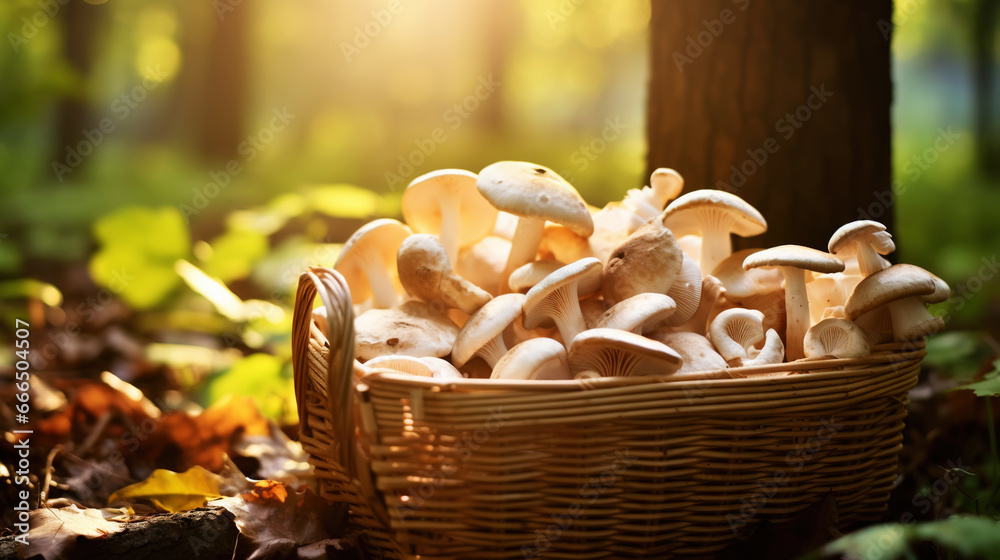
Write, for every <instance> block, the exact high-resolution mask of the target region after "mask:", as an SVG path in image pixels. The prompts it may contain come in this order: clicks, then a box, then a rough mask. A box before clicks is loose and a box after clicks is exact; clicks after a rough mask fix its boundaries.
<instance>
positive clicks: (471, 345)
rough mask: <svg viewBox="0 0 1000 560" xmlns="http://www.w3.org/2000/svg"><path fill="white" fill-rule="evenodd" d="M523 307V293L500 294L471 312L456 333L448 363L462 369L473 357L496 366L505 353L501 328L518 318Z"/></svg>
mask: <svg viewBox="0 0 1000 560" xmlns="http://www.w3.org/2000/svg"><path fill="white" fill-rule="evenodd" d="M523 304H524V294H503V295H499V296H497V297H495V298H493V299H492V300H491V301H490V302H489V303H487V304H486V305H484V306H482V307H481V308H479V310H478V311H476V312H475V313H473V314H472V315H471V316H470V317H469V319H468V320H467V321H466V322H465V325H464V326H463V327H462V330H460V331H459V332H458V336H457V337H456V339H455V346H454V347H453V348H452V350H451V362H452V363H453V364H455V367H462V366H464V365H465V363H466V362H468V361H469V360H471V359H472V358H474V357H476V356H479V357H481V358H482V359H483V360H485V361H486V363H487V364H489V366H490V367H491V368H492V367H495V366H496V364H497V361H499V360H500V358H501V357H502V356H503V355H504V354H506V353H507V345H506V344H505V343H504V340H503V332H504V329H506V328H507V327H508V326H509V325H510V324H511V323H513V322H515V320H516V319H517V318H518V317H520V316H521V306H522V305H523Z"/></svg>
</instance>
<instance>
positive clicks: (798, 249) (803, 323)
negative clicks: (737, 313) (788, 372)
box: [743, 245, 844, 361]
mask: <svg viewBox="0 0 1000 560" xmlns="http://www.w3.org/2000/svg"><path fill="white" fill-rule="evenodd" d="M760 267H778V268H779V269H780V270H781V272H782V274H784V276H785V319H786V323H787V326H786V331H785V346H786V348H785V354H786V356H787V357H788V360H789V361H792V360H798V359H800V358H803V357H804V356H805V354H804V353H803V351H802V339H803V337H804V336H805V334H806V330H808V329H809V324H810V319H809V297H808V294H807V292H806V285H805V271H806V270H812V271H814V272H824V273H830V272H841V271H843V270H844V263H843V262H842V261H841V260H840V259H838V258H837V257H835V256H833V255H831V254H829V253H824V252H822V251H817V250H815V249H810V248H809V247H802V246H800V245H779V246H777V247H771V248H770V249H764V250H763V251H759V252H757V253H754V254H752V255H750V256H748V257H747V258H746V259H745V260H744V261H743V268H744V269H746V270H750V269H752V268H760Z"/></svg>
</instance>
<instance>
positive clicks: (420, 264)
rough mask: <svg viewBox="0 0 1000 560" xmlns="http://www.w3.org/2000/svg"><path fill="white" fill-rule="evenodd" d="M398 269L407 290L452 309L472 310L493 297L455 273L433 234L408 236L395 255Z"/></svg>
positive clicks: (418, 296)
mask: <svg viewBox="0 0 1000 560" xmlns="http://www.w3.org/2000/svg"><path fill="white" fill-rule="evenodd" d="M396 268H397V270H398V272H399V280H400V282H401V283H402V284H403V287H404V288H406V291H407V292H409V293H410V294H411V295H413V296H414V297H416V298H418V299H421V300H423V301H428V302H433V301H441V303H443V304H444V305H445V306H447V307H449V308H457V309H461V310H462V311H463V312H465V313H472V312H473V311H475V310H477V309H479V308H480V307H482V306H483V305H485V304H486V302H488V301H490V299H492V296H490V294H489V293H487V292H486V291H484V290H483V289H482V288H480V287H478V286H476V285H475V284H473V283H472V282H469V281H468V280H466V279H465V278H462V277H461V276H458V275H457V274H454V273H453V272H452V270H451V261H450V260H449V259H448V255H447V254H446V253H445V251H444V247H442V246H441V243H440V242H439V241H438V240H437V238H436V237H434V236H433V235H430V234H426V233H417V234H414V235H411V236H410V237H407V238H406V239H405V240H404V241H403V243H402V244H401V245H400V247H399V251H398V253H397V255H396Z"/></svg>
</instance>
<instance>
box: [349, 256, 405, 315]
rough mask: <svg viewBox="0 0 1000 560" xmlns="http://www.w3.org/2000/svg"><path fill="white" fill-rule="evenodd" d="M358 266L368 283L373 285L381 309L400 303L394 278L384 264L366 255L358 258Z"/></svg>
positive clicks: (376, 302)
mask: <svg viewBox="0 0 1000 560" xmlns="http://www.w3.org/2000/svg"><path fill="white" fill-rule="evenodd" d="M358 266H359V267H360V268H361V270H363V271H364V273H365V277H367V278H368V284H370V285H371V289H372V295H373V296H374V298H375V306H376V307H377V308H379V309H389V308H390V307H395V306H396V304H397V303H399V293H398V292H396V288H395V287H394V286H393V285H392V278H390V276H389V273H388V272H387V271H386V270H385V268H384V266H383V264H382V263H381V262H379V261H377V260H376V259H372V258H367V257H364V258H361V259H359V260H358Z"/></svg>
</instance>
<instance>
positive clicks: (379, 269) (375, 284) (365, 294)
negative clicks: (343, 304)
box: [334, 218, 412, 309]
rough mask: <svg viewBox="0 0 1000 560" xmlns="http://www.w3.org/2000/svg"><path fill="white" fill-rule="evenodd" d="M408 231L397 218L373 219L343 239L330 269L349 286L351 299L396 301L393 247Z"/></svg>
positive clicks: (400, 289)
mask: <svg viewBox="0 0 1000 560" xmlns="http://www.w3.org/2000/svg"><path fill="white" fill-rule="evenodd" d="M411 233H412V232H411V231H410V228H408V227H406V226H405V225H403V224H402V223H400V222H399V221H397V220H392V219H388V218H383V219H379V220H373V221H371V222H369V223H367V224H365V225H364V226H362V227H361V228H359V229H358V230H357V231H356V232H354V234H353V235H351V237H350V238H349V239H348V240H347V242H346V243H344V248H343V249H341V251H340V255H339V256H338V257H337V262H336V264H335V265H334V269H335V270H336V271H337V272H339V273H340V274H341V275H343V277H344V279H345V280H347V284H348V285H349V286H350V287H351V300H352V301H353V302H354V303H364V302H366V301H368V300H369V299H370V298H371V297H372V296H374V298H375V306H376V307H379V308H383V309H385V308H389V307H392V306H394V305H396V303H398V302H399V297H400V294H402V292H403V287H402V285H401V284H400V283H399V278H398V276H397V275H396V251H397V250H398V249H399V246H400V245H401V244H402V243H403V240H404V239H406V238H407V237H408V236H409V235H410V234H411Z"/></svg>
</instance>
